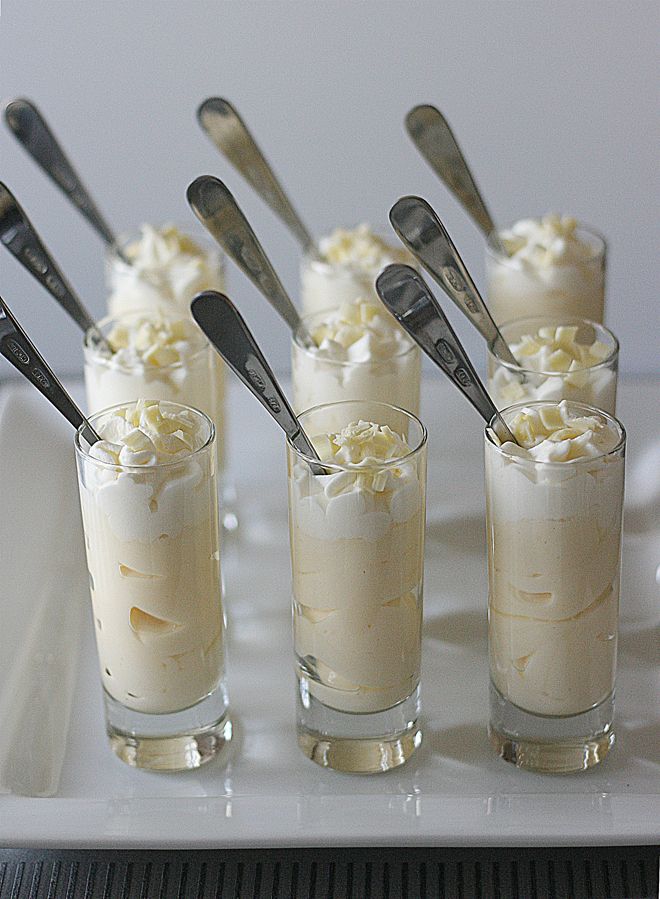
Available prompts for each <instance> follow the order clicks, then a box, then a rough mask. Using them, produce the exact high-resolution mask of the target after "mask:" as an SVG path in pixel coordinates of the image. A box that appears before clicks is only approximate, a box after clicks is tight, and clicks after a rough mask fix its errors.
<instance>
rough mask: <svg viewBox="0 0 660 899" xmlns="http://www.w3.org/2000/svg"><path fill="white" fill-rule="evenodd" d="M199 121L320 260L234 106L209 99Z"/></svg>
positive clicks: (304, 246) (297, 216)
mask: <svg viewBox="0 0 660 899" xmlns="http://www.w3.org/2000/svg"><path fill="white" fill-rule="evenodd" d="M197 119H198V121H199V124H200V125H201V127H202V128H203V129H204V131H206V133H207V134H208V136H209V137H210V138H211V140H212V141H213V143H214V144H215V145H216V147H217V148H218V150H220V152H221V153H222V154H223V155H224V156H225V157H226V158H227V159H228V160H229V162H230V163H231V164H232V165H233V166H234V168H235V169H236V170H237V171H238V172H239V173H240V174H241V175H242V176H243V177H244V178H245V180H246V181H247V182H248V184H250V185H251V186H252V187H253V188H254V189H255V190H256V192H257V193H258V194H259V196H260V197H261V198H262V200H264V201H265V202H266V203H267V204H268V205H269V206H270V208H271V209H272V210H273V212H274V213H275V215H277V216H279V218H280V219H281V220H282V221H283V222H284V224H285V225H286V226H287V228H288V229H289V230H290V231H291V233H292V234H293V236H294V237H295V238H296V240H297V241H298V242H299V243H300V245H301V246H302V248H303V250H305V252H307V253H310V252H311V253H313V254H314V255H315V256H318V250H317V248H316V244H315V242H314V240H313V238H312V236H311V235H310V233H309V231H308V230H307V228H306V227H305V225H304V224H303V222H302V220H301V218H300V216H299V215H298V213H297V212H296V210H295V209H294V208H293V205H292V204H291V201H290V200H289V198H288V197H287V195H286V194H285V192H284V189H283V188H282V185H281V184H280V182H279V181H278V180H277V178H276V176H275V173H274V172H273V170H272V168H271V167H270V165H269V164H268V161H267V160H266V157H265V156H264V154H263V153H262V152H261V150H260V149H259V147H258V145H257V142H256V141H255V139H254V138H253V137H252V135H251V134H250V132H249V131H248V128H247V126H246V124H245V122H244V121H243V119H242V118H241V117H240V115H239V114H238V112H236V110H235V109H234V107H233V106H232V105H231V103H230V102H229V101H228V100H225V99H223V98H222V97H209V98H208V99H207V100H204V102H203V103H202V104H201V106H200V107H199V109H198V110H197Z"/></svg>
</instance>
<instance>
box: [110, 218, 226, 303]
mask: <svg viewBox="0 0 660 899" xmlns="http://www.w3.org/2000/svg"><path fill="white" fill-rule="evenodd" d="M122 252H123V254H124V256H125V257H126V259H127V260H128V264H127V263H126V262H125V261H124V260H123V259H121V257H120V256H118V255H114V256H112V257H111V258H110V267H109V282H110V296H109V298H108V306H109V309H110V311H111V313H112V314H113V315H117V314H119V313H121V312H125V311H133V310H136V309H160V310H163V309H165V310H169V311H170V312H171V311H172V310H176V311H178V312H184V313H186V314H187V313H188V312H189V306H190V301H191V300H192V298H193V297H194V296H195V294H196V293H199V291H201V290H209V289H216V290H217V289H222V288H223V272H222V264H221V260H220V254H219V252H215V251H213V252H211V251H209V250H205V249H204V248H203V247H201V246H200V245H199V244H197V243H196V242H195V241H194V240H192V238H190V237H189V236H188V235H186V234H183V233H182V232H181V231H179V230H178V228H176V227H175V226H174V225H164V226H163V227H161V228H156V227H154V226H153V225H149V224H143V225H142V226H141V228H140V234H139V237H138V238H137V239H136V240H133V241H131V242H129V243H127V244H126V246H124V247H123V248H122Z"/></svg>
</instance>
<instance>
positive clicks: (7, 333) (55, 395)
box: [0, 297, 101, 446]
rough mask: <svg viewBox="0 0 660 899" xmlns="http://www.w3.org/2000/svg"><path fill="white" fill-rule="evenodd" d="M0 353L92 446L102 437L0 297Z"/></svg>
mask: <svg viewBox="0 0 660 899" xmlns="http://www.w3.org/2000/svg"><path fill="white" fill-rule="evenodd" d="M0 353H1V354H2V355H3V356H4V357H5V359H7V360H8V361H9V362H11V364H12V365H13V366H14V368H17V369H18V371H19V372H20V373H21V374H22V375H23V377H25V378H27V380H28V381H29V382H30V383H31V384H33V385H34V386H35V387H36V388H37V390H38V391H39V392H40V393H43V395H44V396H45V397H46V399H47V400H49V401H50V402H51V403H52V404H53V406H55V408H56V409H57V410H58V412H61V413H62V415H63V416H64V417H65V418H66V420H67V421H69V422H70V423H71V424H72V425H73V426H74V428H75V429H76V430H78V429H79V428H80V427H81V426H82V436H83V437H84V438H85V440H86V441H87V443H89V445H90V446H91V445H92V444H93V443H96V442H97V440H100V439H101V438H100V437H99V435H98V434H97V433H96V431H95V430H94V428H93V427H92V426H91V424H90V423H89V422H88V421H87V419H86V418H85V416H84V415H83V414H82V412H81V411H80V409H79V408H78V407H77V406H76V404H75V403H74V401H73V400H72V399H71V397H70V396H69V394H68V393H67V391H66V390H65V389H64V387H63V386H62V384H61V383H60V381H59V380H58V378H57V376H56V375H55V373H54V372H53V371H52V369H51V368H50V367H49V366H48V364H47V363H46V361H45V359H44V358H43V357H42V356H41V354H40V353H39V351H38V350H37V348H36V347H35V346H34V344H33V343H32V341H31V340H30V338H29V337H28V336H27V334H26V333H25V331H23V329H22V328H21V326H20V325H19V323H18V322H17V321H16V319H15V318H14V316H13V315H12V314H11V312H10V311H9V307H8V306H7V304H6V303H5V301H4V300H3V299H2V297H0Z"/></svg>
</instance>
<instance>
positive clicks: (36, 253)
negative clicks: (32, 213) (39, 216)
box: [0, 181, 112, 353]
mask: <svg viewBox="0 0 660 899" xmlns="http://www.w3.org/2000/svg"><path fill="white" fill-rule="evenodd" d="M0 242H2V243H3V244H4V245H5V246H6V247H7V249H8V250H9V252H10V253H12V254H13V255H14V256H15V257H16V258H17V259H18V261H19V262H20V263H21V265H23V266H24V267H25V268H26V269H27V270H28V271H29V272H30V274H31V275H33V276H34V277H35V278H36V279H37V281H38V282H39V283H40V284H42V285H43V286H44V287H45V288H46V290H47V291H48V292H49V293H50V294H51V296H53V297H55V299H56V300H57V302H58V303H59V304H60V306H62V308H63V309H64V310H65V311H66V312H68V313H69V315H70V316H71V318H72V319H73V320H74V322H75V323H76V324H77V325H78V326H79V327H80V328H81V329H82V330H83V331H84V332H85V333H87V332H88V331H91V335H92V339H93V341H94V343H96V344H97V345H99V346H101V347H103V348H104V349H105V350H106V351H107V352H109V353H112V347H111V346H110V344H109V343H108V341H107V340H106V338H105V337H104V336H103V334H102V333H101V331H100V330H99V328H98V326H97V325H96V322H95V321H94V319H93V318H92V317H91V315H90V314H89V312H88V311H87V310H86V309H85V307H84V306H83V304H82V301H81V300H80V299H79V298H78V296H77V295H76V294H75V293H74V290H73V288H72V287H71V285H70V284H69V282H68V281H67V280H66V278H65V277H64V275H63V274H62V272H61V271H60V269H59V268H58V266H57V265H56V264H55V261H54V260H53V257H52V256H51V255H50V253H49V252H48V250H47V249H46V247H45V246H44V245H43V243H42V242H41V239H40V237H39V235H38V234H37V232H36V231H35V229H34V227H33V225H32V223H31V222H30V220H29V218H28V217H27V215H26V214H25V212H24V211H23V209H22V208H21V206H19V204H18V201H17V200H16V198H15V197H14V195H13V194H12V192H11V191H10V190H9V188H8V187H7V186H6V185H5V184H3V183H2V182H1V181H0Z"/></svg>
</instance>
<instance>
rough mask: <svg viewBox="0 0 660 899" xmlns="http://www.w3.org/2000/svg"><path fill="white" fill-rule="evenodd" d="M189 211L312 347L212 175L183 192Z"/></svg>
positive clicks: (238, 213) (262, 255)
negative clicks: (189, 207) (186, 198)
mask: <svg viewBox="0 0 660 899" xmlns="http://www.w3.org/2000/svg"><path fill="white" fill-rule="evenodd" d="M186 195H187V197H188V202H189V203H190V206H191V207H192V210H193V212H194V213H195V215H196V216H197V218H198V219H199V220H200V222H201V223H202V224H203V225H204V227H205V228H206V229H207V230H208V231H209V232H210V234H211V235H212V236H213V237H214V238H215V240H216V241H217V242H218V243H219V244H220V246H221V247H222V248H223V249H224V250H225V252H226V253H227V255H228V256H230V257H231V258H232V259H233V260H234V262H235V263H236V265H237V266H238V267H239V268H240V269H241V271H242V272H243V273H244V274H245V275H247V277H248V278H249V279H250V280H251V281H252V283H253V284H254V285H255V286H256V287H257V289H258V290H259V291H260V292H261V293H262V294H263V295H264V296H265V297H266V299H267V300H268V302H269V303H270V304H271V306H272V307H273V308H274V309H275V311H276V312H278V313H279V314H280V315H281V316H282V318H283V319H284V321H285V322H286V323H287V325H288V326H289V327H290V328H291V330H292V331H294V332H295V331H298V332H299V333H300V335H301V339H302V341H303V343H304V344H305V346H306V347H315V346H316V344H315V342H314V340H313V338H312V336H311V334H309V332H308V331H307V329H306V328H305V326H304V325H303V322H302V319H301V317H300V315H299V313H298V310H297V309H296V307H295V306H294V305H293V302H292V301H291V298H290V297H289V294H288V293H287V292H286V290H285V289H284V287H283V286H282V282H281V281H280V279H279V278H278V276H277V273H276V272H275V269H274V268H273V266H272V265H271V262H270V260H269V259H268V257H267V256H266V254H265V252H264V249H263V247H262V246H261V244H260V243H259V240H258V238H257V236H256V234H255V233H254V231H253V230H252V228H251V226H250V223H249V222H248V220H247V219H246V218H245V216H244V215H243V213H242V212H241V210H240V208H239V206H238V203H237V202H236V200H235V199H234V198H233V196H232V195H231V193H230V192H229V190H228V189H227V187H226V186H225V185H224V184H223V183H222V181H220V180H219V179H218V178H214V177H213V176H212V175H201V176H200V177H199V178H196V179H195V180H194V181H193V182H192V184H190V185H189V186H188V190H187V193H186Z"/></svg>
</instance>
